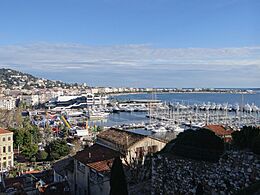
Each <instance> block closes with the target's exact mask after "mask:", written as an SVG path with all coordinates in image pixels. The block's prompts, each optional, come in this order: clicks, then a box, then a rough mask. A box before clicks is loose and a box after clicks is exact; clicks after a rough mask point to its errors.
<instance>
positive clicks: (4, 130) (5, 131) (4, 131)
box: [0, 128, 12, 134]
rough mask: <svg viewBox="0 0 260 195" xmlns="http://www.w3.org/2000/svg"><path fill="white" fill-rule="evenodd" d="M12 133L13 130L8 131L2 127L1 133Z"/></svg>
mask: <svg viewBox="0 0 260 195" xmlns="http://www.w3.org/2000/svg"><path fill="white" fill-rule="evenodd" d="M6 133H12V131H8V130H6V129H2V128H0V134H6Z"/></svg>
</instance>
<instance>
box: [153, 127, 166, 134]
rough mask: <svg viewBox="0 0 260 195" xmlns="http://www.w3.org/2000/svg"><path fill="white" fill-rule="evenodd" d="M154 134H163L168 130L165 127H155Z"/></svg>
mask: <svg viewBox="0 0 260 195" xmlns="http://www.w3.org/2000/svg"><path fill="white" fill-rule="evenodd" d="M152 132H154V133H162V132H167V129H165V127H155V128H154V129H153V130H152Z"/></svg>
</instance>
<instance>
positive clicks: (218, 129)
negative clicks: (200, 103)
mask: <svg viewBox="0 0 260 195" xmlns="http://www.w3.org/2000/svg"><path fill="white" fill-rule="evenodd" d="M204 128H206V129H209V130H211V131H213V132H214V133H215V134H216V135H218V136H224V135H231V133H233V130H231V129H229V128H225V127H224V126H222V125H206V126H205V127H204Z"/></svg>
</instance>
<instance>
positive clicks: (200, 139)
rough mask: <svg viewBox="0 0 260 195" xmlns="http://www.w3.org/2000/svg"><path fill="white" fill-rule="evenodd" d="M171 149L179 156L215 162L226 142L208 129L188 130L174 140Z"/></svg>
mask: <svg viewBox="0 0 260 195" xmlns="http://www.w3.org/2000/svg"><path fill="white" fill-rule="evenodd" d="M171 151H172V153H173V154H176V155H178V156H184V157H187V158H192V159H198V160H205V161H213V162H214V161H217V160H218V159H219V157H220V155H221V154H222V153H223V151H224V143H223V140H222V139H221V138H220V137H218V136H216V135H215V134H214V133H213V132H212V131H210V130H208V129H199V130H196V131H194V130H186V131H184V132H182V133H180V134H179V135H178V136H177V138H176V140H174V145H173V147H172V148H171Z"/></svg>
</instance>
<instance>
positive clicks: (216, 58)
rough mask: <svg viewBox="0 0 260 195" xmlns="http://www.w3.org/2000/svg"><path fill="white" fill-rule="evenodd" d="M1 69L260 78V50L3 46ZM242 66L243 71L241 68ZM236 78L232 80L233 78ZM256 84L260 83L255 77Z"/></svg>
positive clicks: (36, 45)
mask: <svg viewBox="0 0 260 195" xmlns="http://www.w3.org/2000/svg"><path fill="white" fill-rule="evenodd" d="M0 67H10V68H15V67H16V68H17V67H18V68H19V69H20V70H24V71H28V70H30V72H32V70H33V71H42V72H70V71H72V70H73V71H79V72H88V71H89V72H92V73H93V72H95V73H101V74H102V73H103V72H104V71H105V72H109V73H120V72H122V73H125V74H126V73H127V72H130V71H131V74H133V75H134V73H138V74H136V75H139V76H140V77H141V75H142V74H140V73H141V72H142V71H148V72H149V71H150V72H152V73H153V74H156V71H155V70H158V73H159V72H160V71H163V70H165V71H168V72H171V71H191V72H192V71H206V72H207V71H222V72H223V71H229V70H232V71H235V72H234V74H235V73H236V71H237V74H242V72H243V71H245V70H246V69H248V68H251V67H254V74H256V75H257V74H258V75H260V47H241V48H157V47H153V46H151V45H146V44H140V45H116V46H88V45H81V44H67V43H66V44H49V43H37V44H28V45H5V46H0ZM238 67H240V68H238ZM231 79H232V78H231ZM255 82H256V83H260V81H259V79H257V78H255Z"/></svg>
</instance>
